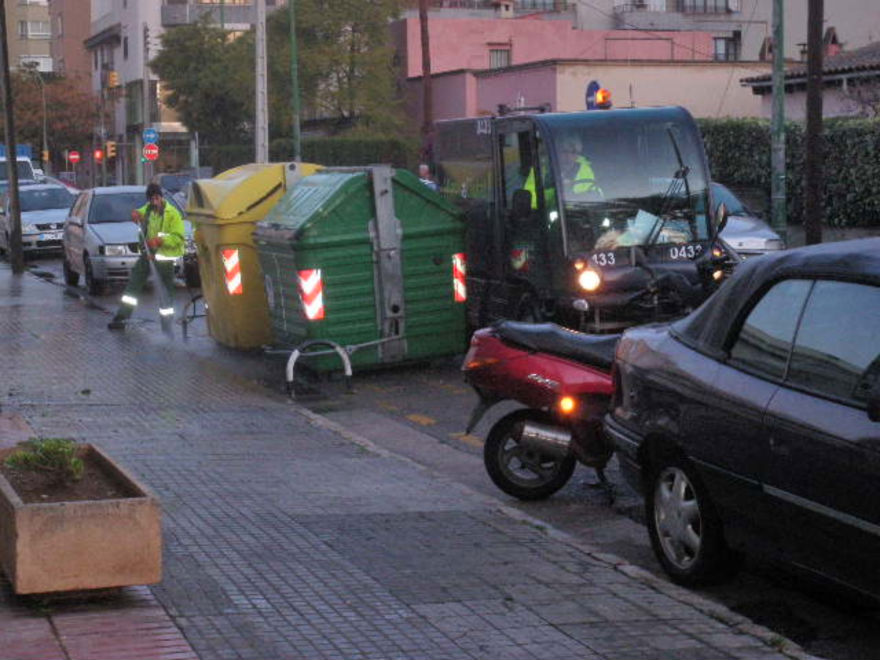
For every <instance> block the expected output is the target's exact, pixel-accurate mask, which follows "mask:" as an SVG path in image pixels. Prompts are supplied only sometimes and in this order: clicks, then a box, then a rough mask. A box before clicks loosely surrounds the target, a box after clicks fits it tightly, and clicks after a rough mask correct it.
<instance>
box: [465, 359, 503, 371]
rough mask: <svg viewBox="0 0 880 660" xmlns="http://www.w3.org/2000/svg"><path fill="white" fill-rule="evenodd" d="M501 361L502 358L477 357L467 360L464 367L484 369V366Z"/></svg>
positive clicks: (468, 369) (466, 369)
mask: <svg viewBox="0 0 880 660" xmlns="http://www.w3.org/2000/svg"><path fill="white" fill-rule="evenodd" d="M499 362H501V360H499V359H498V358H493V357H487V358H476V359H473V360H468V361H467V362H465V364H464V369H465V371H470V370H472V369H482V368H484V367H490V366H492V365H493V364H498V363H499Z"/></svg>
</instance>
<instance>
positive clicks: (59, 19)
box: [55, 14, 64, 37]
mask: <svg viewBox="0 0 880 660" xmlns="http://www.w3.org/2000/svg"><path fill="white" fill-rule="evenodd" d="M63 35H64V18H63V15H62V14H58V16H56V17H55V36H56V37H61V36H63Z"/></svg>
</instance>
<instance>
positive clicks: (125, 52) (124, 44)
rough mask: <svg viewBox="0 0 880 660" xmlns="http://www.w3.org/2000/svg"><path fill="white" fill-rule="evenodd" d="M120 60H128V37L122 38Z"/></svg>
mask: <svg viewBox="0 0 880 660" xmlns="http://www.w3.org/2000/svg"><path fill="white" fill-rule="evenodd" d="M122 59H124V60H127V59H128V37H123V38H122Z"/></svg>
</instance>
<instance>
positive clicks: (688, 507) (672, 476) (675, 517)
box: [645, 456, 739, 586]
mask: <svg viewBox="0 0 880 660" xmlns="http://www.w3.org/2000/svg"><path fill="white" fill-rule="evenodd" d="M653 474H654V477H653V480H652V482H651V488H650V490H649V491H648V493H647V497H646V498H645V509H646V512H645V513H646V518H647V522H648V532H649V534H650V537H651V546H652V547H653V549H654V554H655V555H656V556H657V559H658V560H659V561H660V564H661V565H662V566H663V570H665V571H666V573H667V574H668V575H669V576H670V577H671V578H672V580H673V581H674V582H677V583H678V584H682V585H686V586H694V585H699V584H709V583H712V582H717V581H719V580H721V579H723V578H725V577H728V576H729V575H731V574H732V573H733V572H735V571H736V569H737V568H738V567H739V561H738V557H737V556H736V555H734V554H733V553H731V552H730V550H729V549H728V548H727V544H726V543H725V541H724V533H723V528H722V524H721V519H720V518H719V516H718V514H717V513H716V511H715V507H714V505H713V503H712V501H711V499H710V497H709V493H708V491H707V490H706V487H705V486H704V485H703V483H702V481H700V478H699V475H698V474H697V472H696V470H695V469H694V467H693V466H692V465H691V464H690V463H689V462H687V461H686V460H685V459H683V458H678V457H671V456H669V457H664V458H661V459H660V461H659V464H658V465H657V466H656V469H655V470H654V471H653Z"/></svg>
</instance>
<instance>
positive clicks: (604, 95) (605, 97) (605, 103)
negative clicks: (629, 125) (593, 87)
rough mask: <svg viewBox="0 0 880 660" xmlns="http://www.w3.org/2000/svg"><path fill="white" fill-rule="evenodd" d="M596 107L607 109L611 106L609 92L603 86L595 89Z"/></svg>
mask: <svg viewBox="0 0 880 660" xmlns="http://www.w3.org/2000/svg"><path fill="white" fill-rule="evenodd" d="M596 107H597V108H601V109H602V110H607V109H608V108H610V107H611V92H609V91H608V90H607V89H605V88H604V87H600V88H599V89H598V90H597V91H596Z"/></svg>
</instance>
